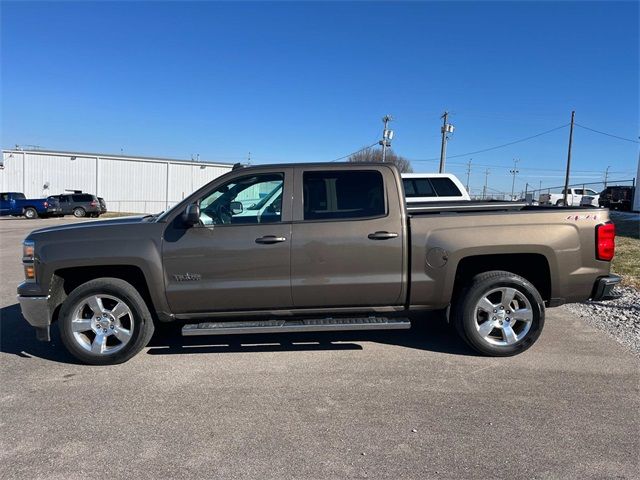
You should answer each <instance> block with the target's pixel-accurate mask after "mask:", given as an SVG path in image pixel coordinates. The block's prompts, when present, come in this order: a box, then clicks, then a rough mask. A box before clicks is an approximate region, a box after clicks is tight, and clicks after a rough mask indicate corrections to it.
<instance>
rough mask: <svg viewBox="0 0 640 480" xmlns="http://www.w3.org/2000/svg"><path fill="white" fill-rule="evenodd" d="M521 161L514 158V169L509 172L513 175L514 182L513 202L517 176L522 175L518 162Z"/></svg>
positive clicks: (512, 189) (512, 187)
mask: <svg viewBox="0 0 640 480" xmlns="http://www.w3.org/2000/svg"><path fill="white" fill-rule="evenodd" d="M519 161H520V159H519V158H514V159H513V169H511V170H509V173H510V174H511V175H513V181H512V182H511V200H513V191H514V190H515V188H516V175H518V173H520V170H518V162H519Z"/></svg>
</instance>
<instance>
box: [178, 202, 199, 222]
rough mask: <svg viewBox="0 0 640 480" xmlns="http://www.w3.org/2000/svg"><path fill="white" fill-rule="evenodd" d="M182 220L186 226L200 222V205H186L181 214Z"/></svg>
mask: <svg viewBox="0 0 640 480" xmlns="http://www.w3.org/2000/svg"><path fill="white" fill-rule="evenodd" d="M182 221H183V223H184V224H185V225H186V226H187V227H193V226H194V225H198V224H199V223H200V206H199V205H198V204H197V203H192V204H190V205H187V209H186V210H185V211H184V213H183V214H182Z"/></svg>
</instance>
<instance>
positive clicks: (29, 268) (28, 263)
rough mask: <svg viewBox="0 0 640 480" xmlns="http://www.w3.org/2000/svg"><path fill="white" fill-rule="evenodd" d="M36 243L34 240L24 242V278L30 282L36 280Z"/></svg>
mask: <svg viewBox="0 0 640 480" xmlns="http://www.w3.org/2000/svg"><path fill="white" fill-rule="evenodd" d="M34 259H35V243H34V241H33V240H25V241H24V242H22V263H23V264H24V278H25V279H26V280H27V281H28V282H35V281H36V266H35V262H34Z"/></svg>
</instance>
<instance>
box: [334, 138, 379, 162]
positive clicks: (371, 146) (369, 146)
mask: <svg viewBox="0 0 640 480" xmlns="http://www.w3.org/2000/svg"><path fill="white" fill-rule="evenodd" d="M376 145H378V140H376V141H375V142H373V143H372V144H371V145H368V146H366V147H362V148H361V149H360V150H356V151H355V152H351V153H350V154H348V155H344V156H342V157H339V158H336V159H335V160H331V161H332V162H339V161H340V160H343V159H345V158H349V157H350V156H351V155H355V154H356V153H360V152H362V151H364V150H366V149H367V148H373V147H375V146H376Z"/></svg>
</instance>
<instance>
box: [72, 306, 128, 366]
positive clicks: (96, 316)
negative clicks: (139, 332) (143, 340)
mask: <svg viewBox="0 0 640 480" xmlns="http://www.w3.org/2000/svg"><path fill="white" fill-rule="evenodd" d="M133 325H134V322H133V314H132V313H131V309H130V308H129V306H128V305H127V304H126V303H125V302H124V301H122V300H121V299H119V298H117V297H114V296H111V295H101V294H98V295H91V296H89V297H87V298H85V299H83V300H82V301H80V302H79V303H78V305H77V306H76V308H75V309H74V311H73V315H72V317H71V332H72V333H73V339H74V340H75V342H76V343H77V344H78V345H79V346H81V347H82V348H83V349H84V350H86V351H87V352H91V353H93V354H95V355H108V354H111V353H115V352H117V351H118V350H120V349H122V348H123V347H124V346H125V345H126V344H127V343H129V341H130V340H131V335H132V333H133Z"/></svg>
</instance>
